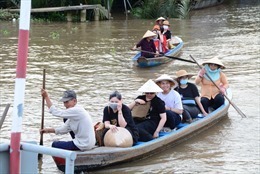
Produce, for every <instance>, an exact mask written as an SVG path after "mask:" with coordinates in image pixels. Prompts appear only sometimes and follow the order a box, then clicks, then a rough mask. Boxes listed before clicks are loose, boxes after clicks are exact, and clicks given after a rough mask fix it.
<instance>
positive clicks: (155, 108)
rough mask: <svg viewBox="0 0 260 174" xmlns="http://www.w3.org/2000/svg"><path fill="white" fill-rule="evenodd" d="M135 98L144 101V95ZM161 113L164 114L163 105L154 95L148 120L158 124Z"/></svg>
mask: <svg viewBox="0 0 260 174" xmlns="http://www.w3.org/2000/svg"><path fill="white" fill-rule="evenodd" d="M137 98H138V99H142V100H144V101H146V96H145V95H140V96H138V97H137ZM162 113H165V103H164V101H163V100H161V99H160V98H159V97H157V96H156V95H155V97H154V98H153V99H152V100H151V107H150V109H149V113H148V118H149V119H151V120H154V121H156V122H158V123H159V122H160V120H161V117H160V114H162Z"/></svg>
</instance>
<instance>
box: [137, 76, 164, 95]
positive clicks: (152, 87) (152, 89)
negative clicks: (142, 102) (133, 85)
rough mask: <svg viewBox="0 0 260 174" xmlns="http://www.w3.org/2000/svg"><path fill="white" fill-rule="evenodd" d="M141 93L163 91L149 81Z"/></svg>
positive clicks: (141, 89)
mask: <svg viewBox="0 0 260 174" xmlns="http://www.w3.org/2000/svg"><path fill="white" fill-rule="evenodd" d="M138 91H139V92H163V90H162V89H161V88H160V87H159V86H158V85H157V84H156V83H155V82H154V81H153V80H152V79H149V80H148V81H147V82H146V83H145V84H143V86H141V87H140V88H139V89H138Z"/></svg>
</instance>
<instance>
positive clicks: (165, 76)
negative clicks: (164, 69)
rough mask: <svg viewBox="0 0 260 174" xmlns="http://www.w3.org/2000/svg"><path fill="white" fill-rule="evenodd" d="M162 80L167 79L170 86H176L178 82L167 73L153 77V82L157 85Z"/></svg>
mask: <svg viewBox="0 0 260 174" xmlns="http://www.w3.org/2000/svg"><path fill="white" fill-rule="evenodd" d="M164 80H167V81H169V82H170V83H171V87H172V88H176V87H177V86H178V83H177V82H176V81H175V80H174V79H173V78H171V77H170V76H169V75H167V74H163V75H161V76H160V77H158V78H157V79H155V83H156V84H157V85H158V84H159V83H160V82H161V81H164Z"/></svg>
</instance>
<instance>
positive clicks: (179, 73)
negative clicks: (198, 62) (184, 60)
mask: <svg viewBox="0 0 260 174" xmlns="http://www.w3.org/2000/svg"><path fill="white" fill-rule="evenodd" d="M176 76H177V78H176V79H178V78H180V77H183V76H188V79H190V78H191V77H192V76H194V75H193V74H190V73H187V71H185V70H184V69H182V70H179V71H177V72H176Z"/></svg>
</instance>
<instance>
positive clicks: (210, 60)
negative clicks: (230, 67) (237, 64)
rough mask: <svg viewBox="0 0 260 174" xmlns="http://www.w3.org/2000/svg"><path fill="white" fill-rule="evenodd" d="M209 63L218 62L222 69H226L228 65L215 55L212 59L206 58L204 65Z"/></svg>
mask: <svg viewBox="0 0 260 174" xmlns="http://www.w3.org/2000/svg"><path fill="white" fill-rule="evenodd" d="M209 63H213V64H217V65H219V66H220V68H222V69H225V68H226V67H225V66H224V64H223V63H222V62H221V61H220V60H219V59H218V58H217V57H214V58H212V59H209V60H206V61H204V62H203V63H202V65H205V64H209Z"/></svg>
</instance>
